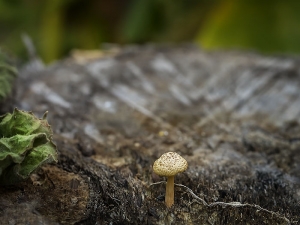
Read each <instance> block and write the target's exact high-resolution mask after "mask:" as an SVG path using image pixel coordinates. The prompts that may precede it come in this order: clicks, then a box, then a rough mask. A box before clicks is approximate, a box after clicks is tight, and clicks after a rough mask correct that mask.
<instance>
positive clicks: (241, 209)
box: [0, 45, 300, 225]
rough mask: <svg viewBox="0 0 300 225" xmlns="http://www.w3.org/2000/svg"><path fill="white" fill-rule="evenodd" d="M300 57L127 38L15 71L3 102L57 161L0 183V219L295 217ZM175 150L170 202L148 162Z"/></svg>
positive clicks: (238, 220)
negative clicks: (29, 121) (54, 151)
mask: <svg viewBox="0 0 300 225" xmlns="http://www.w3.org/2000/svg"><path fill="white" fill-rule="evenodd" d="M299 65H300V64H299V58H295V57H286V56H285V57H283V56H262V55H259V54H255V53H247V52H234V51H231V52H205V51H202V50H199V49H198V48H196V47H195V46H189V45H187V46H152V45H148V46H143V47H137V46H129V47H126V48H123V49H120V50H119V51H118V52H116V53H114V54H107V55H106V54H104V55H103V56H102V57H99V58H95V59H88V58H86V57H83V58H72V57H71V58H67V59H65V60H62V61H58V62H56V63H54V64H52V65H50V66H48V67H47V68H45V69H40V70H34V68H29V67H26V68H23V69H22V70H21V71H20V76H19V78H18V81H17V84H16V96H15V102H14V104H12V103H11V106H13V107H17V108H19V109H22V110H27V111H32V112H33V113H34V114H36V115H38V116H40V117H41V116H42V115H43V113H44V112H45V111H49V114H48V120H49V124H51V125H52V129H53V132H54V137H53V140H54V142H56V144H57V147H58V151H59V154H60V155H59V163H58V164H57V165H47V166H44V167H43V168H42V169H40V170H38V171H36V173H34V174H33V175H32V176H31V178H30V179H28V180H26V181H24V182H22V183H20V184H17V185H14V186H6V187H1V188H0V219H1V221H3V224H207V225H211V224H300V204H299V203H300V126H299V121H300V67H299ZM168 151H175V152H177V153H179V154H180V155H181V156H183V157H184V158H185V159H186V160H187V161H188V164H189V167H188V169H187V170H186V172H184V173H181V174H179V175H177V176H176V177H175V183H176V184H177V185H176V186H175V204H174V205H173V206H172V207H171V208H167V207H166V206H165V204H164V195H165V183H164V182H161V181H164V180H165V178H163V177H159V176H157V175H155V174H154V173H153V171H152V165H153V162H154V161H155V160H156V159H157V158H159V156H160V155H162V154H163V153H165V152H168Z"/></svg>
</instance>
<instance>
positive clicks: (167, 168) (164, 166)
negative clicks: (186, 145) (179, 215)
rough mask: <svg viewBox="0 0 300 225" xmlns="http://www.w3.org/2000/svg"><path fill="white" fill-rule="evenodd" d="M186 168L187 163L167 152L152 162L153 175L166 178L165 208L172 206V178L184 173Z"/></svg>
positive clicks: (178, 156) (176, 155)
mask: <svg viewBox="0 0 300 225" xmlns="http://www.w3.org/2000/svg"><path fill="white" fill-rule="evenodd" d="M187 167H188V163H187V161H186V160H185V159H184V158H182V157H181V156H180V155H178V154H177V153H176V152H167V153H165V154H163V155H162V156H161V157H160V158H159V159H157V160H156V161H155V162H154V164H153V171H154V173H156V174H157V175H159V176H165V177H167V185H166V197H165V202H166V205H167V207H171V206H172V205H173V204H174V176H175V175H176V174H177V173H181V172H183V171H185V170H186V169H187Z"/></svg>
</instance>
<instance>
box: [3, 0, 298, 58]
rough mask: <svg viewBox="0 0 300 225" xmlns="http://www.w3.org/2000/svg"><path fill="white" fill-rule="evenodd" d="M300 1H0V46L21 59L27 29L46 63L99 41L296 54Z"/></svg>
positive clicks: (92, 47) (96, 43)
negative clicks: (191, 44)
mask: <svg viewBox="0 0 300 225" xmlns="http://www.w3.org/2000/svg"><path fill="white" fill-rule="evenodd" d="M299 7H300V2H298V1H294V0H286V1H280V0H273V1H270V0H267V1H259V0H243V1H239V0H226V1H224V0H223V1H221V0H177V1H171V0H110V1H98V0H90V1H85V0H43V1H40V0H0V28H1V29H0V45H2V46H6V48H8V49H10V50H11V51H12V52H13V53H14V54H16V55H18V56H20V57H25V55H26V50H25V47H24V46H23V43H22V41H21V38H20V36H21V34H22V33H27V34H28V35H29V36H30V37H31V38H32V39H33V42H34V44H35V45H36V47H37V52H38V54H39V55H40V56H41V57H42V59H43V60H44V61H46V62H50V61H52V60H54V59H58V58H60V57H63V56H64V55H66V54H68V52H69V51H70V50H71V49H74V48H80V49H95V48H99V47H100V46H101V44H102V43H104V42H110V43H119V44H127V43H146V42H160V43H161V42H167V43H172V42H191V41H196V42H197V43H199V44H200V45H201V46H202V47H204V48H250V49H258V50H261V51H265V52H287V53H298V52H300V43H299V42H298V41H297V40H298V39H299V37H300V30H299V29H298V24H299V21H300V14H299V13H298V11H299V10H298V9H299Z"/></svg>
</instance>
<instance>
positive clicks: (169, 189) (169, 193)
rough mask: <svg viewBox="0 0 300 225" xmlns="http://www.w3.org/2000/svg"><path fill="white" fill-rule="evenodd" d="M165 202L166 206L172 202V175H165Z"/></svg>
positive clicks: (169, 205)
mask: <svg viewBox="0 0 300 225" xmlns="http://www.w3.org/2000/svg"><path fill="white" fill-rule="evenodd" d="M167 178H168V179H167V184H166V197H165V202H166V205H167V207H168V208H170V207H171V206H172V205H173V204H174V176H169V177H167Z"/></svg>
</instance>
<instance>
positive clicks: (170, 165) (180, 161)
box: [153, 152, 188, 177]
mask: <svg viewBox="0 0 300 225" xmlns="http://www.w3.org/2000/svg"><path fill="white" fill-rule="evenodd" d="M187 167H188V163H187V161H186V160H185V159H184V158H182V157H181V156H180V155H178V154H177V153H176V152H167V153H165V154H163V155H162V156H161V157H160V158H159V159H157V160H156V161H155V162H154V164H153V171H154V173H156V174H157V175H160V176H166V177H169V176H174V175H175V174H177V173H181V172H183V171H185V170H186V169H187Z"/></svg>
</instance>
